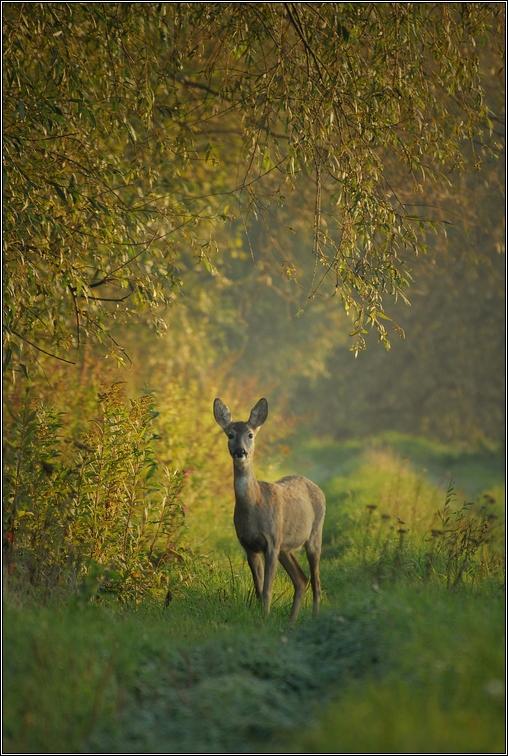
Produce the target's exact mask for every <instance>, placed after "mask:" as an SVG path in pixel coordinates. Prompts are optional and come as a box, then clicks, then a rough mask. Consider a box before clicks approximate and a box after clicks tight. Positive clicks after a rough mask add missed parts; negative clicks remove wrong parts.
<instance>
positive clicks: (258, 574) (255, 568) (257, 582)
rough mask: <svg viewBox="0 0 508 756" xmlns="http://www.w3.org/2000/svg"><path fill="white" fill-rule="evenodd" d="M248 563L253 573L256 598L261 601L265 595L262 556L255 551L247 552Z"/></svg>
mask: <svg viewBox="0 0 508 756" xmlns="http://www.w3.org/2000/svg"><path fill="white" fill-rule="evenodd" d="M246 553H247V561H248V563H249V567H250V570H251V572H252V578H253V580H254V588H255V590H256V596H257V598H258V599H259V600H260V601H261V599H262V594H263V573H264V570H263V560H262V558H261V554H259V553H256V552H255V551H247V552H246Z"/></svg>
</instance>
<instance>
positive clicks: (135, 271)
mask: <svg viewBox="0 0 508 756" xmlns="http://www.w3.org/2000/svg"><path fill="white" fill-rule="evenodd" d="M503 21H504V18H503V4H501V3H389V4H388V3H4V4H3V26H4V58H3V62H4V66H3V94H4V152H3V155H4V350H5V351H4V354H5V363H6V364H9V363H10V362H11V360H12V361H13V363H16V362H21V363H22V364H24V363H25V362H26V357H24V356H23V355H24V354H26V353H27V352H28V353H29V354H32V356H34V357H36V356H37V354H38V353H39V352H46V353H50V354H53V355H55V356H58V357H59V358H60V359H63V360H66V361H73V360H74V359H75V358H74V354H75V353H76V351H75V350H77V349H79V347H80V346H81V345H82V343H83V341H84V339H85V338H88V339H90V338H91V339H93V340H95V341H99V342H101V343H103V344H105V345H106V347H107V348H108V350H110V351H111V352H112V353H113V354H115V355H116V356H117V358H118V359H119V360H122V359H125V353H124V351H123V348H122V346H121V344H119V343H117V341H116V340H115V337H114V335H113V333H112V331H111V325H112V323H114V322H117V321H119V320H121V319H124V318H126V317H127V318H128V317H129V316H130V315H132V314H133V313H134V312H137V311H139V310H140V309H142V308H148V309H149V310H150V311H151V313H152V314H153V318H154V322H155V324H156V325H157V326H160V327H163V316H164V308H165V307H167V306H170V305H172V304H173V303H174V302H175V301H176V300H177V299H178V295H179V290H180V288H181V284H182V279H183V277H184V271H185V269H186V265H187V266H188V265H189V264H191V263H189V261H193V260H194V261H195V262H199V263H201V264H202V265H204V266H205V267H206V268H207V269H208V270H209V271H210V272H211V273H212V274H215V273H217V272H218V273H219V274H220V272H221V265H222V263H223V261H224V260H225V259H226V258H227V257H228V254H229V252H228V250H229V249H230V248H231V247H233V248H234V246H235V244H236V243H238V244H244V245H245V244H246V245H247V247H248V241H247V240H246V238H243V240H242V239H241V238H240V241H235V239H236V240H238V238H239V237H241V234H242V228H244V227H248V224H249V222H250V221H251V220H252V219H253V218H258V219H261V220H263V219H265V220H266V222H267V223H269V224H270V227H271V228H272V227H273V226H274V224H277V223H279V224H281V226H282V227H283V230H284V233H290V232H291V231H290V229H291V227H292V225H293V224H292V221H291V212H290V211H289V210H288V208H292V212H294V211H295V209H297V212H298V222H299V223H300V224H303V225H305V226H306V227H307V228H308V237H307V238H308V259H309V261H310V265H309V266H308V270H306V269H305V266H304V265H302V262H301V260H300V259H299V258H298V257H297V256H296V255H295V254H294V253H293V251H292V250H291V247H290V245H285V246H284V248H283V249H281V248H280V247H278V248H277V249H276V250H275V252H274V255H273V260H275V263H276V273H277V274H281V275H283V276H285V277H286V278H287V279H289V281H291V282H293V284H294V285H295V286H297V287H299V288H300V290H301V291H303V292H304V294H305V300H306V301H311V300H313V299H315V298H317V297H319V296H320V295H321V294H323V293H326V295H327V297H329V298H332V297H335V299H336V300H337V301H339V302H340V303H341V304H342V305H343V307H344V308H345V310H346V312H348V313H349V314H350V315H351V316H352V318H353V320H354V327H353V332H352V335H353V336H354V337H355V341H354V348H356V349H359V348H362V347H363V339H364V334H365V333H366V328H367V327H369V326H370V327H373V328H374V329H376V330H377V332H378V334H379V337H380V338H381V339H382V340H384V341H386V340H387V331H386V322H387V320H389V316H388V315H387V314H386V312H385V304H384V303H385V300H386V298H387V297H388V299H397V298H399V297H400V298H403V299H405V298H406V295H407V287H408V286H409V284H410V281H411V274H410V267H411V262H410V261H411V258H412V257H413V256H414V255H417V254H419V253H421V252H424V251H425V232H426V230H427V228H429V227H433V226H434V224H435V221H436V219H438V215H436V214H433V213H431V212H429V208H427V207H425V206H423V207H422V205H421V204H419V195H420V194H421V193H422V191H423V187H424V185H426V184H428V183H429V182H438V183H441V184H442V185H446V184H447V183H449V181H450V179H449V176H450V174H451V173H452V172H454V171H459V170H461V169H462V168H463V167H464V164H465V161H466V157H465V156H466V155H467V154H469V155H470V156H472V157H473V162H474V163H475V164H476V165H477V166H478V167H479V166H480V164H481V162H482V159H483V157H484V155H485V154H486V151H488V150H490V151H493V152H495V151H496V150H497V149H498V145H497V141H496V138H495V134H494V138H493V136H492V134H493V131H494V126H495V114H494V113H492V112H491V110H490V109H489V106H488V104H487V102H486V99H485V92H484V87H485V78H486V77H489V76H494V75H496V74H497V73H498V72H499V70H500V66H501V63H500V62H499V57H498V56H499V54H500V51H499V49H498V48H499V46H500V45H501V43H502V41H503V39H504V37H503ZM422 204H423V203H422ZM288 227H289V228H288ZM252 255H253V256H254V253H252ZM395 327H396V328H397V326H395Z"/></svg>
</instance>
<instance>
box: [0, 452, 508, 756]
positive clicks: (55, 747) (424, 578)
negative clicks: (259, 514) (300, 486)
mask: <svg viewBox="0 0 508 756" xmlns="http://www.w3.org/2000/svg"><path fill="white" fill-rule="evenodd" d="M415 444H416V442H415ZM416 446H417V444H416ZM423 448H424V450H425V449H426V448H427V447H426V446H425V445H424V444H423ZM433 453H434V455H435V462H434V468H432V469H437V468H438V467H439V465H441V467H446V464H445V460H443V459H441V461H440V457H439V454H440V453H443V454H444V451H443V450H442V449H441V450H439V449H437V450H436V449H434V452H433ZM447 453H448V454H449V455H453V453H454V452H453V450H448V452H447ZM489 453H490V452H489ZM413 454H414V452H413ZM425 454H426V455H427V456H426V457H425V464H426V465H430V464H431V463H430V461H429V459H430V452H428V450H427V451H426V452H425ZM299 455H300V460H302V464H303V461H305V460H306V461H307V464H308V465H309V467H308V468H307V469H306V470H305V474H308V475H310V476H311V477H315V478H316V479H319V480H320V482H321V484H322V485H323V487H324V489H325V490H326V493H327V501H328V512H327V522H326V528H325V544H324V545H325V548H324V552H323V560H322V582H323V587H324V596H323V606H322V612H321V614H320V616H319V618H318V619H316V620H314V619H312V611H311V601H310V596H309V595H307V596H306V599H305V602H304V605H303V608H302V611H301V614H300V617H299V620H298V623H297V626H296V627H295V628H289V627H288V623H287V617H288V615H289V610H290V605H291V598H292V595H291V594H292V591H291V589H290V584H289V580H288V579H287V577H286V576H285V574H284V573H283V571H282V570H279V573H278V575H277V578H276V583H275V586H274V602H273V611H272V613H271V615H270V617H269V618H268V620H264V619H263V617H262V615H261V612H260V609H259V607H258V606H257V604H256V603H255V602H254V601H253V591H252V586H251V578H250V575H249V571H248V568H247V565H246V563H245V560H244V558H243V556H242V552H241V549H240V548H239V547H238V545H237V544H236V542H235V537H234V532H233V531H232V529H231V525H230V518H231V517H232V511H230V512H227V511H226V508H224V511H222V509H221V510H220V511H219V513H218V514H216V516H215V520H214V522H213V530H214V532H215V533H216V534H217V542H216V544H215V548H211V546H212V543H211V542H210V547H209V549H208V553H207V554H204V555H203V556H201V557H200V558H195V559H189V560H188V561H186V562H183V563H180V564H179V565H178V566H177V567H178V568H177V569H175V571H174V573H173V576H172V585H171V589H172V593H173V600H172V602H171V603H170V605H169V607H168V608H167V609H163V608H162V606H161V602H160V601H154V602H153V603H147V604H144V605H143V606H141V607H137V608H133V607H123V608H122V607H119V606H115V605H113V604H111V605H106V604H103V605H97V604H90V603H89V602H88V601H87V600H86V596H84V595H82V596H76V597H74V598H64V599H62V598H60V599H58V600H57V598H54V599H53V600H52V601H50V602H49V603H48V604H47V605H41V604H40V603H39V602H37V601H35V600H34V599H33V597H30V596H29V594H26V593H24V592H23V591H22V590H21V588H20V587H19V586H16V585H15V583H12V582H9V583H8V585H7V588H6V591H5V596H4V604H5V606H4V744H3V750H4V752H5V753H64V752H76V753H104V752H109V753H263V752H269V753H273V752H281V753H379V752H390V753H407V752H411V751H415V752H422V753H436V752H437V753H441V752H443V753H471V752H475V751H477V752H483V753H499V752H503V749H504V686H503V682H504V658H503V651H504V594H503V589H504V586H503V575H502V567H501V561H500V558H499V553H500V550H501V551H502V547H501V544H500V534H499V533H498V535H497V536H496V539H494V540H493V541H492V542H491V543H487V544H485V545H484V546H482V547H481V549H480V550H479V551H478V552H477V553H475V554H474V555H473V556H472V557H471V560H470V564H469V563H468V564H467V566H466V567H465V568H464V574H463V575H462V574H461V575H460V577H461V579H460V580H459V581H457V584H456V586H455V587H454V590H448V589H447V588H446V566H447V565H448V568H449V569H452V568H453V564H452V567H450V564H451V561H450V560H448V562H447V561H446V559H445V557H443V556H442V555H441V557H440V559H441V561H439V559H438V558H437V556H435V557H433V560H431V569H428V565H429V557H428V554H429V550H430V549H431V548H434V547H435V544H436V543H437V541H436V540H435V539H434V540H432V538H430V537H429V532H430V530H429V529H430V528H432V527H435V517H436V515H435V512H436V509H443V506H444V492H443V490H442V489H440V488H439V487H437V486H436V485H434V484H433V482H432V477H431V476H427V475H426V474H423V475H422V471H421V470H420V469H419V467H420V462H421V461H422V460H421V459H420V462H419V463H418V465H416V464H414V461H413V458H410V459H404V457H406V456H408V455H406V454H401V450H400V449H399V448H398V447H397V445H396V443H395V442H394V444H393V446H392V447H388V446H387V444H386V441H383V443H380V444H372V443H370V444H368V446H367V448H365V447H360V446H359V445H354V444H349V445H340V444H333V445H330V446H324V445H323V444H310V445H308V446H307V447H306V449H305V450H303V451H302V449H300V451H299ZM485 459H486V457H485V451H484V450H481V451H480V452H478V454H477V456H474V455H473V457H472V458H471V460H470V468H469V474H471V471H472V470H475V469H478V470H480V471H482V472H481V474H480V475H479V480H480V482H479V483H478V484H477V485H476V490H477V493H476V498H477V501H478V505H477V507H476V510H478V506H479V504H480V503H481V502H483V501H484V498H483V494H484V492H488V491H493V490H494V488H495V487H497V490H498V492H497V494H496V498H498V501H496V502H493V503H492V502H491V503H492V505H493V507H494V508H495V509H496V507H497V509H496V511H499V509H500V501H501V500H502V489H501V487H500V486H501V484H500V479H499V475H498V472H495V471H494V472H493V471H492V470H493V468H491V467H489V465H487V468H488V471H487V472H485V470H484V469H483V467H482V464H483V462H484V461H485ZM313 460H317V461H316V462H314V461H313ZM482 460H483V462H482ZM448 461H449V460H446V462H448ZM490 462H492V460H490ZM490 462H489V464H490ZM485 464H487V463H485ZM314 465H316V466H321V469H322V474H323V476H324V477H323V478H320V477H319V476H314V475H313V474H314V472H316V470H317V467H315V466H314ZM294 469H295V468H293V471H294ZM299 469H300V471H301V472H304V470H302V469H301V468H299ZM427 469H428V470H430V469H431V467H430V466H429V467H427ZM496 469H497V468H496ZM468 485H471V484H470V483H468ZM482 486H483V488H482ZM460 487H461V481H460V478H458V479H457V489H459V488H460ZM490 495H491V494H489V496H490ZM231 498H232V496H231ZM461 504H462V501H461V500H460V498H459V499H458V500H457V503H456V504H453V507H452V508H454V509H459V508H460V506H461ZM369 507H370V509H369ZM231 509H232V507H231ZM203 511H204V514H203V522H201V523H200V529H201V532H203V533H204V532H206V527H207V522H208V518H213V510H212V507H205V508H204V510H203ZM198 514H199V513H198V511H196V512H195V513H194V515H193V516H194V518H196V517H198ZM457 517H458V516H456V515H454V517H452V522H459V524H460V523H463V522H464V521H463V520H461V519H460V518H459V519H457ZM226 518H227V519H228V530H226V527H225V526H224V530H223V531H222V533H223V535H222V539H223V540H222V542H221V541H220V538H219V534H220V532H221V528H222V523H223V520H224V522H225V521H226ZM397 518H398V519H397ZM399 520H401V521H404V523H405V524H404V527H403V529H404V531H407V532H404V534H403V536H401V535H400V532H399V531H400V529H401V525H400V523H399ZM494 522H498V521H494ZM210 523H211V520H210ZM500 530H501V528H500V527H498V531H500ZM461 532H462V531H461ZM224 533H228V534H229V535H227V536H226V535H224ZM192 538H193V533H192V532H190V533H189V539H192ZM217 544H218V545H217ZM456 550H457V549H456ZM225 553H227V556H225ZM445 556H446V555H445ZM452 556H453V557H455V556H456V554H455V552H453V553H452ZM302 564H303V565H304V567H305V559H304V558H302ZM426 565H427V567H426Z"/></svg>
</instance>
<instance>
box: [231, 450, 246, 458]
mask: <svg viewBox="0 0 508 756" xmlns="http://www.w3.org/2000/svg"><path fill="white" fill-rule="evenodd" d="M246 456H247V452H246V450H245V449H235V450H234V452H233V457H235V458H236V459H244V457H246Z"/></svg>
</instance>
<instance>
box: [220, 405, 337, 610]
mask: <svg viewBox="0 0 508 756" xmlns="http://www.w3.org/2000/svg"><path fill="white" fill-rule="evenodd" d="M213 414H214V417H215V419H216V421H217V422H218V424H219V425H220V427H221V428H222V429H223V430H224V432H225V433H226V435H227V437H228V439H229V441H228V449H229V453H230V454H231V456H232V457H233V470H234V488H235V499H236V504H235V514H234V522H235V528H236V534H237V536H238V540H239V541H240V543H241V544H242V546H243V548H244V549H245V551H246V553H247V561H248V562H249V567H250V569H251V571H252V577H253V578H254V587H255V589H256V595H257V597H258V599H259V600H260V601H261V603H262V604H263V606H264V609H265V612H266V614H269V612H270V603H271V600H272V589H273V581H274V578H275V572H276V571H277V559H278V560H279V561H280V563H281V564H282V566H283V567H284V569H285V570H286V572H287V573H288V575H289V577H290V578H291V580H292V581H293V585H294V588H295V595H294V598H293V606H292V608H291V614H290V617H289V620H290V622H294V621H295V620H296V618H297V616H298V612H299V610H300V605H301V603H302V599H303V596H304V593H305V589H306V587H307V583H308V579H307V577H306V575H305V573H304V572H303V570H302V568H301V567H300V565H299V564H298V561H297V559H296V555H295V552H296V551H297V550H298V549H300V548H301V547H302V546H305V551H306V552H307V559H308V560H309V567H310V581H311V584H312V594H313V599H314V601H313V613H314V615H316V614H317V613H318V610H319V599H320V596H321V583H320V580H319V558H320V556H321V540H322V533H323V520H324V517H325V507H326V504H325V495H324V493H323V492H322V491H321V489H320V488H318V486H316V484H315V483H312V481H310V480H308V479H307V478H303V477H301V476H300V475H290V476H288V477H286V478H281V480H278V481H277V482H276V483H263V482H262V481H257V480H256V476H255V475H254V467H253V456H254V437H255V436H256V433H257V432H258V430H259V428H260V427H261V426H262V425H263V423H264V422H265V420H266V418H267V417H268V402H267V401H266V399H260V400H259V402H258V403H257V404H256V406H255V407H254V408H253V409H252V411H251V413H250V417H249V419H248V420H247V422H246V423H244V422H236V423H235V422H233V419H232V417H231V412H230V410H229V409H228V408H227V407H226V405H225V404H224V402H222V401H221V400H220V399H216V400H215V402H214V404H213ZM261 554H264V557H265V564H264V569H263V561H262V558H261Z"/></svg>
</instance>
